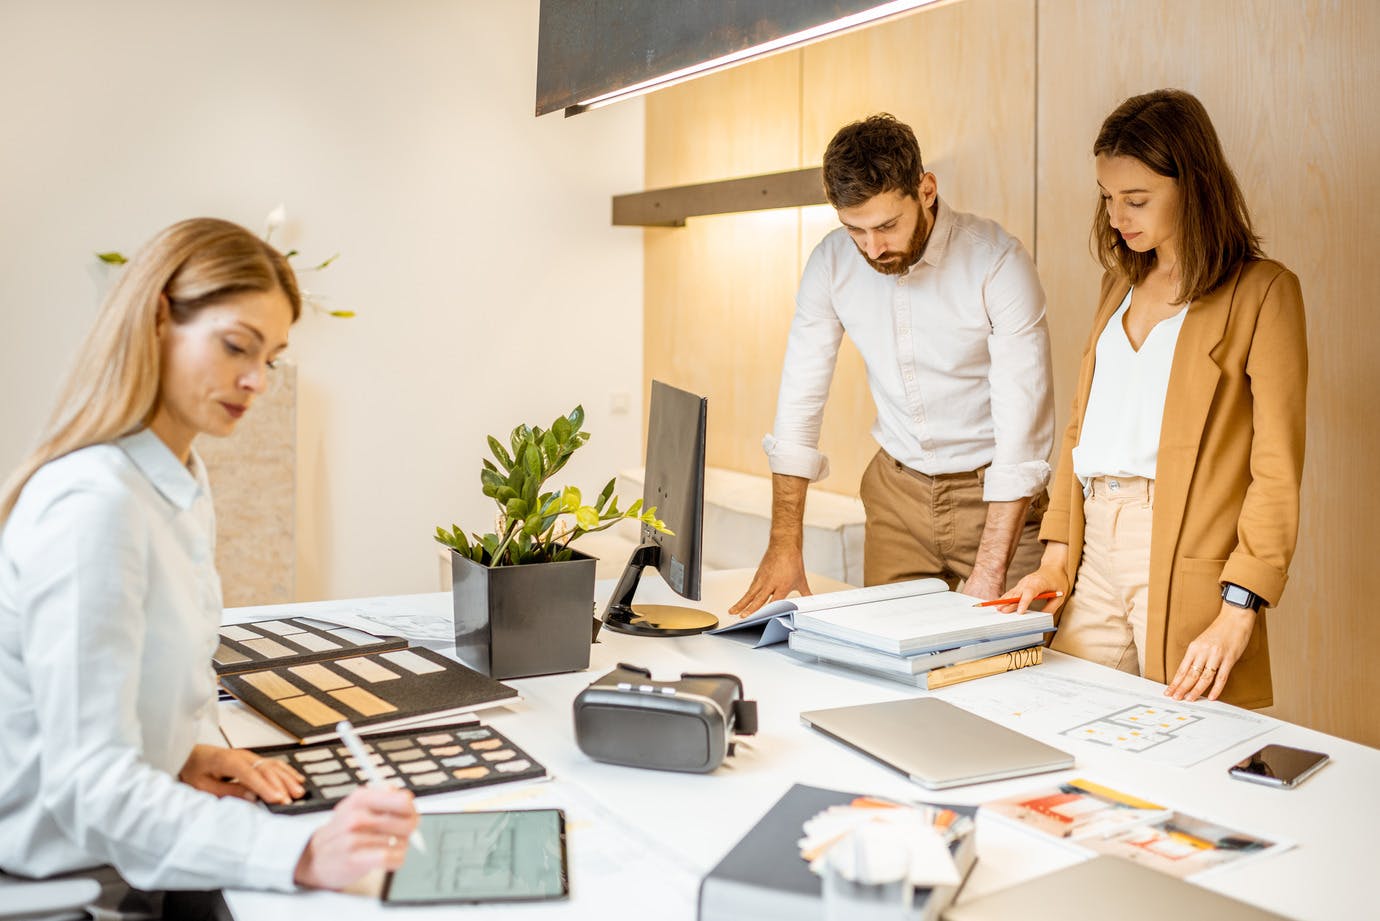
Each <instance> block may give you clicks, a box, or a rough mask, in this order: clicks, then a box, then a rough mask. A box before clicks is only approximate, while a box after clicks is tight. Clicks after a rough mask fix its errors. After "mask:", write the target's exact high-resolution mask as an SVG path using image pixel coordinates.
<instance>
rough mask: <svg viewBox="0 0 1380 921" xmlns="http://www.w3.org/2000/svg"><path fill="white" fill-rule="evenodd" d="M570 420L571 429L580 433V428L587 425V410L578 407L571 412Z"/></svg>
mask: <svg viewBox="0 0 1380 921" xmlns="http://www.w3.org/2000/svg"><path fill="white" fill-rule="evenodd" d="M568 418H569V419H570V427H571V429H573V430H574V431H576V432H578V431H579V430H580V427H581V426H583V425H584V424H585V408H584V406H583V405H581V406H576V407H575V408H574V409H572V410H571V411H570V416H569V417H568ZM585 437H589V436H588V435H586V436H585Z"/></svg>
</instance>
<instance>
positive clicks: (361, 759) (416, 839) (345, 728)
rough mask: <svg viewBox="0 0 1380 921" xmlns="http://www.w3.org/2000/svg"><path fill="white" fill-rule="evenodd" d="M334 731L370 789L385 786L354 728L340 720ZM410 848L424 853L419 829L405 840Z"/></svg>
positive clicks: (424, 848) (347, 722) (424, 845)
mask: <svg viewBox="0 0 1380 921" xmlns="http://www.w3.org/2000/svg"><path fill="white" fill-rule="evenodd" d="M335 731H336V732H338V733H340V741H342V742H344V743H345V747H346V748H348V749H349V750H350V754H351V755H353V756H354V758H355V763H356V764H358V765H359V769H360V770H361V771H363V772H364V776H365V777H366V778H367V781H366V782H367V783H368V784H369V786H371V787H381V786H385V785H386V781H385V780H384V779H383V777H381V776H380V775H379V769H378V768H377V767H376V766H375V765H374V759H373V758H370V757H369V753H368V752H367V751H365V750H364V744H363V743H362V742H360V741H359V736H358V735H357V734H356V733H355V727H354V726H352V725H351V724H350V721H349V720H341V721H340V722H338V723H336V724H335ZM407 840H408V841H410V842H411V843H412V846H413V847H414V848H416V849H417V850H418V851H421V852H422V853H426V842H425V841H424V840H422V830H421V829H420V828H418V829H416V830H414V831H413V832H412V837H410V838H408V839H407Z"/></svg>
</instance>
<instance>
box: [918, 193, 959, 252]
mask: <svg viewBox="0 0 1380 921" xmlns="http://www.w3.org/2000/svg"><path fill="white" fill-rule="evenodd" d="M935 201H936V202H937V203H938V206H939V207H938V208H937V209H936V211H935V214H934V228H933V229H932V230H931V231H930V240H929V242H928V243H926V244H925V252H924V253H922V254H921V256H920V262H928V263H929V264H930V265H932V266H935V267H936V268H938V266H939V263H940V262H941V261H942V260H943V259H944V253H945V251H946V250H948V248H949V237H950V235H951V234H952V233H953V230H954V213H953V211H952V210H950V208H949V206H948V205H947V204H945V202H944V199H942V198H939V197H938V196H935ZM918 264H919V263H917V265H918ZM911 268H914V266H911Z"/></svg>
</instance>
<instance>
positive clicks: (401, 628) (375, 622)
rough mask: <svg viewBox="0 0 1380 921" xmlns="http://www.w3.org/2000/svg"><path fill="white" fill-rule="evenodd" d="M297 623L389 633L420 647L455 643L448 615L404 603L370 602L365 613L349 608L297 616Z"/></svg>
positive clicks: (384, 600) (399, 601) (396, 601)
mask: <svg viewBox="0 0 1380 921" xmlns="http://www.w3.org/2000/svg"><path fill="white" fill-rule="evenodd" d="M297 619H298V620H306V621H313V620H319V621H322V622H326V623H329V624H331V625H333V626H334V625H336V624H339V625H340V626H342V627H354V628H355V629H357V630H364V631H367V632H369V633H389V634H397V635H398V636H404V637H406V638H407V639H409V640H412V641H413V642H420V643H426V644H430V643H436V642H443V643H453V642H455V621H454V619H453V618H452V617H451V616H450V615H449V614H446V615H440V614H432V613H429V612H425V611H418V610H416V608H415V606H413V605H411V604H409V603H408V602H407V600H406V599H399V600H394V599H381V598H380V599H370V603H369V608H368V609H367V610H364V609H361V608H351V609H349V610H340V611H321V612H318V613H313V614H310V615H298V618H297Z"/></svg>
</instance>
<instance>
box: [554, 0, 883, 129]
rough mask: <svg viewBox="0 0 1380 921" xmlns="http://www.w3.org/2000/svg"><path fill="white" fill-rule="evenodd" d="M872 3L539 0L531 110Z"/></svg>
mask: <svg viewBox="0 0 1380 921" xmlns="http://www.w3.org/2000/svg"><path fill="white" fill-rule="evenodd" d="M880 5H882V4H881V3H879V2H878V0H541V25H540V28H539V35H538V40H537V114H538V115H545V114H546V113H547V112H555V111H558V110H560V109H564V108H567V107H569V106H574V105H578V104H579V103H581V102H585V101H588V100H590V99H594V98H595V97H597V96H602V95H604V94H605V93H609V92H612V91H614V90H617V89H621V88H623V87H626V86H633V85H636V84H638V83H641V82H643V81H644V80H650V79H652V78H653V77H659V76H661V75H663V74H669V73H673V72H675V71H678V70H680V69H682V68H685V67H691V66H693V65H695V64H700V63H703V62H705V61H711V60H713V59H715V58H718V57H722V56H723V55H726V54H732V53H733V52H735V51H742V50H743V49H745V48H751V47H753V46H755V45H760V44H762V43H764V42H769V41H771V40H772V39H775V38H780V37H782V36H784V35H793V34H795V33H797V32H801V31H804V30H805V29H809V28H812V27H814V26H818V25H822V24H823V23H826V22H833V21H834V20H836V19H840V18H842V17H844V16H849V15H852V14H854V13H860V12H863V11H864V10H870V9H872V8H874V7H877V6H880Z"/></svg>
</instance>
